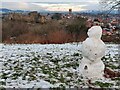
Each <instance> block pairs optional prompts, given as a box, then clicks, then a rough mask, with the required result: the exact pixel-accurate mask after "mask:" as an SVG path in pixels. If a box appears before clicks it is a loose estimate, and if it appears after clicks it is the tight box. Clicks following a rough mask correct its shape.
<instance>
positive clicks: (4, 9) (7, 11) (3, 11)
mask: <svg viewBox="0 0 120 90" xmlns="http://www.w3.org/2000/svg"><path fill="white" fill-rule="evenodd" d="M0 12H1V13H10V12H17V13H24V12H28V11H24V10H11V9H7V8H1V9H0Z"/></svg>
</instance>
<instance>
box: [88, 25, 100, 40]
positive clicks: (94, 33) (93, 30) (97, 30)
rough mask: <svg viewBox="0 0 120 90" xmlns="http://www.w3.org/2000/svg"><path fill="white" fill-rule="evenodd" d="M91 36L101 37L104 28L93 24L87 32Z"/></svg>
mask: <svg viewBox="0 0 120 90" xmlns="http://www.w3.org/2000/svg"><path fill="white" fill-rule="evenodd" d="M87 34H88V36H89V38H96V39H100V38H101V36H102V28H101V27H100V26H92V27H91V28H90V29H89V30H88V32H87Z"/></svg>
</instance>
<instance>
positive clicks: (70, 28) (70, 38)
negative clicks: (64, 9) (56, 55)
mask: <svg viewBox="0 0 120 90" xmlns="http://www.w3.org/2000/svg"><path fill="white" fill-rule="evenodd" d="M85 23H86V19H84V18H80V17H79V18H75V19H64V20H62V19H61V20H55V19H53V20H50V21H49V22H47V23H45V24H39V23H27V22H19V21H4V20H3V21H2V42H3V43H42V44H50V43H67V42H79V41H83V40H85V38H86V37H87V35H86V32H87V28H86V26H85Z"/></svg>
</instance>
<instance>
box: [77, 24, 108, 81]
mask: <svg viewBox="0 0 120 90" xmlns="http://www.w3.org/2000/svg"><path fill="white" fill-rule="evenodd" d="M87 34H88V38H87V39H86V40H85V41H83V44H82V55H83V59H82V60H81V62H80V64H79V75H82V76H83V78H86V79H89V80H93V81H94V80H98V79H103V78H104V77H103V75H104V68H105V65H104V63H103V62H102V60H101V58H102V57H103V56H104V55H105V50H106V46H105V44H104V42H103V41H102V40H101V36H102V28H101V27H100V26H92V27H91V28H90V29H89V30H88V32H87Z"/></svg>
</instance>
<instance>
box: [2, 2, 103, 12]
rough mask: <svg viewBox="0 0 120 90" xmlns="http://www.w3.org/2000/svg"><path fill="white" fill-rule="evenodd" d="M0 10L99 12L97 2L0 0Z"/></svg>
mask: <svg viewBox="0 0 120 90" xmlns="http://www.w3.org/2000/svg"><path fill="white" fill-rule="evenodd" d="M1 1H2V6H0V8H8V9H20V10H38V11H40V10H41V11H42V10H43V11H68V10H69V8H71V9H72V10H73V11H84V10H100V8H101V7H100V5H99V0H1Z"/></svg>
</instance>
